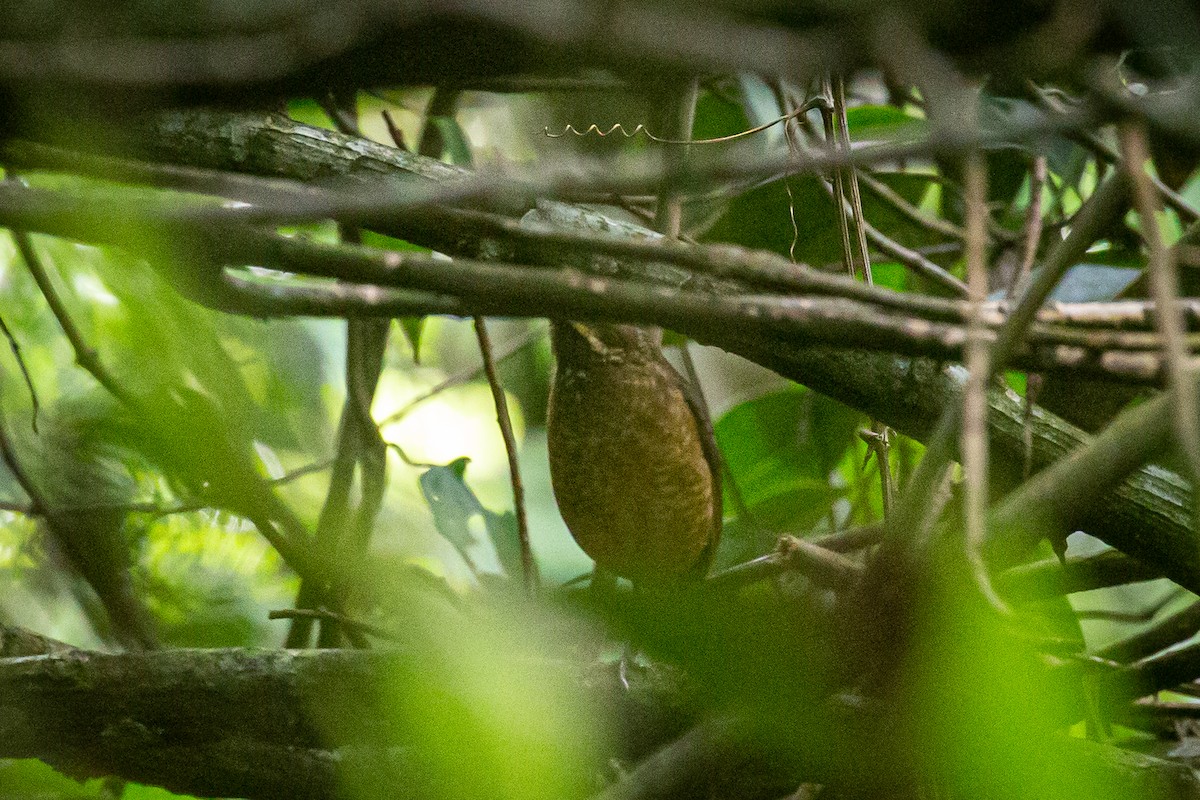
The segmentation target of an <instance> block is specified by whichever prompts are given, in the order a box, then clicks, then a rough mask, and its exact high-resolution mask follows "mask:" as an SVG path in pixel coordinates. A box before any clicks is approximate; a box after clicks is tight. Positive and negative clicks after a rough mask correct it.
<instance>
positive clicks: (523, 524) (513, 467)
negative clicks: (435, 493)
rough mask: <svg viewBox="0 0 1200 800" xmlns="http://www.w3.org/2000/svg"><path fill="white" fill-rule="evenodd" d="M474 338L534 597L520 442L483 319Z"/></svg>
mask: <svg viewBox="0 0 1200 800" xmlns="http://www.w3.org/2000/svg"><path fill="white" fill-rule="evenodd" d="M475 338H476V339H478V340H479V353H480V355H481V356H483V368H484V371H485V372H486V373H487V380H488V386H489V387H491V390H492V402H493V403H494V404H495V406H496V421H497V422H498V423H499V424H500V434H501V435H502V436H503V437H504V451H505V453H506V454H507V455H508V474H509V477H510V479H511V481H512V493H513V512H514V513H515V514H516V516H517V541H518V542H519V543H520V545H521V570H522V572H523V573H524V575H525V591H527V592H528V593H529V594H530V596H533V595H535V594H537V592H538V590H539V589H540V588H541V578H540V577H539V575H538V566H537V562H536V561H535V560H534V558H533V546H532V544H531V543H530V540H529V518H528V516H527V515H526V513H525V487H524V484H522V482H521V465H520V463H519V461H518V460H517V438H516V436H515V435H513V427H512V418H511V417H510V415H509V413H508V400H507V399H506V398H505V396H504V386H503V385H501V383H500V376H499V375H498V374H497V373H496V362H495V359H494V358H493V357H492V340H491V337H489V336H488V330H487V323H486V322H484V319H483V317H475Z"/></svg>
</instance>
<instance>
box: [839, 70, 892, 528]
mask: <svg viewBox="0 0 1200 800" xmlns="http://www.w3.org/2000/svg"><path fill="white" fill-rule="evenodd" d="M833 115H834V119H835V121H836V123H837V131H838V138H839V146H841V147H842V148H845V149H847V150H849V149H850V124H849V122H848V121H847V119H846V81H845V78H843V77H842V76H841V75H840V74H839V75H838V76H836V77H835V78H834V82H833ZM845 173H846V176H847V177H848V178H849V183H850V197H849V205H850V213H851V215H852V216H853V218H854V230H855V233H856V234H857V237H856V242H857V244H858V260H859V263H860V264H862V272H863V280H864V281H865V282H866V284H867V285H868V286H874V285H875V277H874V274H873V273H872V271H871V254H870V251H869V248H868V247H867V231H866V229H867V218H866V214H864V213H863V207H862V194H861V192H859V188H858V170H857V169H855V168H854V167H849V168H847V169H846V170H845ZM839 211H841V209H839ZM843 214H844V211H843ZM870 433H871V435H870V437H869V438H866V439H864V441H866V443H867V446H868V448H869V452H870V453H873V454H874V455H875V463H876V464H878V465H879V490H880V492H881V494H882V498H881V499H882V503H883V518H884V519H885V520H886V519H887V518H888V517H890V516H891V513H892V474H891V469H890V467H891V465H890V463H889V462H888V458H889V456H888V435H887V426H886V425H884V424H883V423H881V422H879V421H878V420H871V431H870Z"/></svg>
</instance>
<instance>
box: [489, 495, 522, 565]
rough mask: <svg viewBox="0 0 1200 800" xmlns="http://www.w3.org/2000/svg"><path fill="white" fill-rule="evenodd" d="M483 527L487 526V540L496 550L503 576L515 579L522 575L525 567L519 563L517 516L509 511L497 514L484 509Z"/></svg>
mask: <svg viewBox="0 0 1200 800" xmlns="http://www.w3.org/2000/svg"><path fill="white" fill-rule="evenodd" d="M483 522H484V525H486V526H487V532H488V538H489V539H491V540H492V546H493V547H495V548H496V557H497V558H498V559H499V560H500V566H501V567H503V568H504V574H506V575H509V576H513V577H517V576H520V575H521V574H523V572H524V569H525V566H524V564H523V563H522V561H521V540H520V534H519V532H518V530H517V516H516V514H514V513H513V512H511V511H504V512H502V513H499V514H497V513H496V512H494V511H487V510H486V509H485V511H484V515H483Z"/></svg>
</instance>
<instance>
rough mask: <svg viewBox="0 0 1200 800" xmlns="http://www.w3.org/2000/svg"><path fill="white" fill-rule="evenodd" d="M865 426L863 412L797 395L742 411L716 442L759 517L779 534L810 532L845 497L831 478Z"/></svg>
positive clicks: (721, 425)
mask: <svg viewBox="0 0 1200 800" xmlns="http://www.w3.org/2000/svg"><path fill="white" fill-rule="evenodd" d="M862 423H863V418H862V415H861V414H859V413H858V412H856V411H854V410H852V409H849V408H847V407H846V406H843V405H841V404H840V403H836V402H834V401H832V400H829V399H828V398H826V397H824V396H822V395H819V394H817V393H815V392H811V391H809V390H807V389H804V388H803V387H793V388H789V389H785V390H783V391H779V392H773V393H771V394H766V395H763V396H762V397H758V398H756V399H754V400H751V401H749V402H746V403H742V404H741V405H739V406H736V407H734V408H733V409H731V410H730V411H728V412H727V413H726V414H725V415H724V416H723V417H721V419H720V420H719V421H718V422H717V424H716V435H717V441H718V443H719V444H720V445H721V449H722V451H723V452H724V454H725V460H726V463H727V464H728V466H729V470H730V472H731V473H732V475H733V478H734V480H735V481H736V482H737V485H738V488H739V489H740V490H741V492H742V496H743V498H744V499H745V501H746V503H747V505H748V506H749V508H750V510H751V511H752V512H753V513H754V514H755V516H756V517H758V516H760V515H761V516H762V519H761V520H760V521H761V522H762V523H763V524H765V525H769V526H771V527H773V528H775V529H776V530H778V529H791V530H807V529H809V528H811V527H812V525H813V524H815V522H816V521H817V520H818V519H820V518H822V517H823V516H825V514H827V513H828V509H829V504H830V503H831V502H832V501H833V500H834V499H836V498H837V497H839V496H841V495H842V494H843V489H842V488H841V486H838V485H835V484H833V483H831V481H830V475H831V473H832V472H833V471H834V470H835V468H836V467H837V465H838V462H839V461H841V459H842V457H843V455H844V453H845V452H846V451H847V449H848V448H849V447H850V446H851V445H852V444H853V443H854V442H855V441H857V440H856V438H855V434H856V431H857V430H858V428H859V427H860V426H861V425H862ZM726 503H727V507H732V506H731V505H730V504H731V503H732V498H727V500H726Z"/></svg>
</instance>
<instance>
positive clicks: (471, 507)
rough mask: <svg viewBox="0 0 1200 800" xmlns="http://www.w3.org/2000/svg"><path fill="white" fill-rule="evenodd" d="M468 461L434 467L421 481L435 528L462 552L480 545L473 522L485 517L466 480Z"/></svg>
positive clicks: (456, 461)
mask: <svg viewBox="0 0 1200 800" xmlns="http://www.w3.org/2000/svg"><path fill="white" fill-rule="evenodd" d="M467 460H468V459H466V458H459V459H456V460H454V461H452V462H450V463H449V464H447V465H445V466H438V467H430V468H429V469H428V470H426V471H425V472H424V473H422V475H421V477H420V486H421V494H422V495H423V496H424V497H425V502H426V503H428V505H429V510H430V511H431V512H433V524H434V525H435V526H436V527H437V531H438V533H440V534H441V535H442V536H443V537H445V539H446V541H448V542H450V544H452V545H454V546H455V547H456V548H458V549H459V550H464V549H466V548H468V547H470V546H472V545H474V544H475V543H476V539H475V536H474V535H473V534H472V533H471V518H472V517H474V516H475V515H477V514H483V513H484V508H483V505H482V504H481V503H480V502H479V498H477V497H476V496H475V493H474V492H473V491H471V488H470V487H469V486H467V483H466V481H465V480H464V475H465V472H466V467H467Z"/></svg>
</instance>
